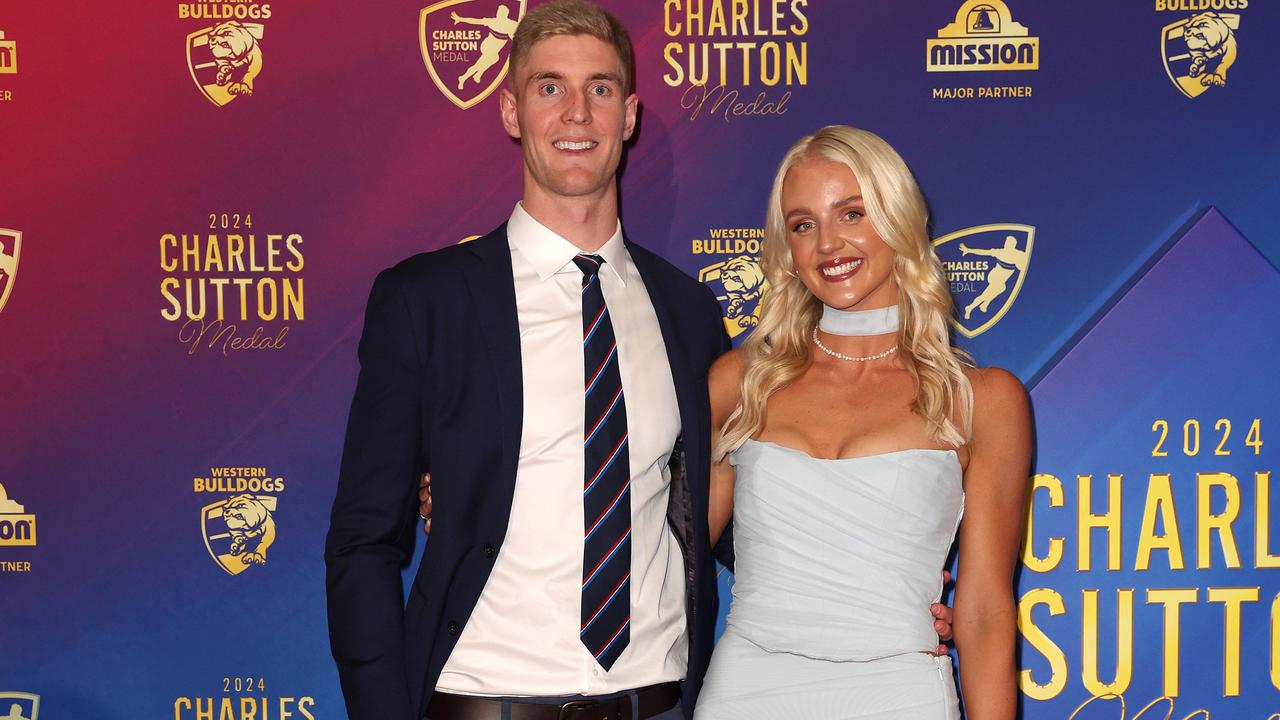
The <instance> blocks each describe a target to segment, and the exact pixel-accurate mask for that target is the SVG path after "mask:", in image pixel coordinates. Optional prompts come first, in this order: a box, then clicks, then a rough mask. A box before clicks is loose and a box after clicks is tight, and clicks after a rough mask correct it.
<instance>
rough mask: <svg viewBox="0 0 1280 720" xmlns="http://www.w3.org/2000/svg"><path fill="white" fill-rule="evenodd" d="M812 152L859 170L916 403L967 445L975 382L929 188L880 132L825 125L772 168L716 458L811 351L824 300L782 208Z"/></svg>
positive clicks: (743, 433)
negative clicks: (746, 323)
mask: <svg viewBox="0 0 1280 720" xmlns="http://www.w3.org/2000/svg"><path fill="white" fill-rule="evenodd" d="M810 158H821V159H823V160H830V161H832V162H837V163H840V164H842V165H845V166H846V167H848V168H849V169H850V170H851V171H853V175H854V177H855V178H857V180H858V184H859V185H860V186H861V188H862V199H863V202H864V203H865V207H866V210H867V218H868V219H869V220H870V221H871V226H872V227H873V228H875V231H876V233H877V234H879V235H880V237H881V238H883V239H884V241H885V243H886V244H888V246H889V247H890V248H892V249H893V251H894V253H896V257H895V258H894V264H893V274H894V278H895V279H896V280H897V283H898V314H899V317H900V318H901V324H900V327H899V329H898V357H899V358H900V361H901V362H902V364H903V366H905V367H906V369H907V372H909V373H911V376H912V378H914V379H915V384H916V397H915V400H914V401H913V402H912V406H911V407H912V410H914V411H915V412H917V413H918V414H919V415H920V416H921V417H923V418H924V419H925V422H926V423H928V430H929V435H930V437H932V438H934V439H935V440H937V441H939V442H940V443H943V444H946V445H951V446H960V445H963V444H964V443H966V442H967V441H968V440H969V437H970V430H971V425H972V420H973V387H972V386H971V385H970V384H969V379H968V377H967V376H966V375H965V371H964V366H965V364H968V356H967V355H965V354H964V353H963V352H961V351H959V350H956V349H955V348H953V347H952V346H951V338H950V335H949V331H948V319H949V318H950V316H951V293H950V291H949V289H948V286H947V281H946V276H945V274H944V273H943V270H942V263H941V262H940V261H939V260H938V256H937V255H935V254H934V252H933V246H932V244H930V242H929V237H928V230H927V224H928V219H929V212H928V208H927V206H926V204H925V200H924V195H923V194H922V193H921V192H920V186H919V185H917V184H916V181H915V178H914V177H913V176H912V175H911V171H910V170H908V169H907V165H906V163H905V162H903V160H902V158H901V157H900V156H899V155H898V153H897V152H895V151H894V149H893V148H892V147H890V146H889V144H888V143H886V142H885V141H884V140H883V139H881V138H880V137H879V136H877V135H875V134H873V133H870V132H867V131H866V130H859V129H857V128H852V127H848V126H844V125H829V126H827V127H824V128H822V129H821V130H819V131H818V132H816V133H814V134H813V135H808V136H805V137H802V138H800V139H799V140H797V141H796V143H795V144H794V145H792V146H791V149H790V150H788V151H787V154H786V156H785V157H783V159H782V163H781V164H780V165H779V166H778V173H777V175H775V176H774V179H773V190H772V191H771V192H770V193H769V207H768V210H767V212H766V215H765V229H764V234H765V241H764V251H763V258H762V264H763V266H764V272H765V278H766V279H767V281H768V286H769V290H768V293H767V295H766V296H765V298H764V299H763V300H762V310H761V317H760V324H759V326H757V327H756V329H755V330H754V331H753V333H752V334H751V337H749V338H747V341H746V343H744V344H743V346H742V353H743V365H744V367H745V370H744V372H743V375H742V387H741V398H740V399H739V401H738V406H737V407H736V408H734V411H733V413H732V414H731V415H730V416H729V419H728V420H727V421H725V424H724V427H723V428H721V429H720V436H719V439H718V440H717V441H716V447H715V453H714V457H715V458H716V459H717V460H719V459H721V458H723V457H724V455H725V454H726V453H728V452H731V451H733V450H735V449H737V448H738V447H739V446H740V445H742V443H743V442H745V441H746V440H747V438H749V437H751V436H753V435H755V434H756V433H758V432H760V430H761V429H762V428H763V427H764V422H765V403H766V402H767V401H768V399H769V396H770V395H772V394H773V393H774V392H775V391H777V390H779V389H780V388H782V387H784V386H786V385H787V384H788V383H790V382H791V381H792V380H795V379H796V378H797V377H799V376H800V374H801V373H802V372H804V370H805V368H806V367H808V365H809V362H810V360H811V359H812V352H813V346H812V339H811V334H812V332H813V328H814V326H815V325H817V322H818V318H819V317H820V316H821V314H822V303H821V302H820V301H819V300H818V298H816V297H814V295H813V294H812V293H811V292H809V289H808V288H807V287H805V285H804V283H803V282H801V280H800V278H799V276H798V275H797V274H796V272H795V266H794V265H793V263H792V260H791V249H790V245H789V243H788V242H787V234H788V233H787V230H788V228H787V225H786V220H785V218H784V217H783V214H782V184H783V181H784V180H785V179H786V176H787V172H788V171H789V170H791V169H792V168H793V167H795V166H796V165H798V164H800V163H801V162H803V161H804V160H806V159H810Z"/></svg>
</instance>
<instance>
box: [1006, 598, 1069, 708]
mask: <svg viewBox="0 0 1280 720" xmlns="http://www.w3.org/2000/svg"><path fill="white" fill-rule="evenodd" d="M1037 605H1046V606H1048V608H1049V615H1051V616H1057V615H1061V614H1063V613H1064V612H1066V611H1067V609H1066V605H1065V604H1064V603H1063V602H1062V596H1061V595H1059V594H1058V593H1057V592H1056V591H1054V590H1051V589H1049V588H1036V589H1034V590H1030V591H1028V592H1027V593H1026V594H1025V595H1023V596H1022V599H1021V600H1020V601H1019V602H1018V631H1019V632H1021V633H1022V637H1024V638H1026V640H1027V642H1028V643H1029V644H1030V645H1031V646H1032V647H1034V648H1035V649H1036V650H1038V651H1039V652H1040V654H1041V655H1043V656H1044V658H1045V659H1046V660H1048V661H1049V681H1048V682H1047V683H1045V684H1043V685H1041V684H1040V683H1037V682H1036V681H1035V680H1034V679H1032V677H1031V671H1030V670H1022V671H1021V672H1020V673H1019V674H1018V686H1019V687H1020V688H1021V689H1022V693H1023V694H1024V695H1026V696H1027V697H1029V698H1031V699H1032V700H1051V699H1053V698H1054V697H1057V695H1058V693H1061V692H1062V690H1063V689H1064V688H1065V687H1066V686H1067V656H1066V654H1065V653H1063V652H1062V648H1060V647H1058V645H1057V643H1055V642H1054V641H1052V640H1050V639H1049V636H1048V635H1045V634H1044V631H1043V630H1041V629H1040V628H1039V627H1038V626H1036V624H1035V621H1034V620H1033V619H1032V611H1033V610H1034V609H1035V607H1036V606H1037Z"/></svg>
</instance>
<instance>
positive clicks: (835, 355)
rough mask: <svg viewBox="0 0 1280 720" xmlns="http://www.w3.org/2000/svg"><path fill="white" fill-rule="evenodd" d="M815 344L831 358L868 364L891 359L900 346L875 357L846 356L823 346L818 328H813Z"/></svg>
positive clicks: (879, 353) (895, 346)
mask: <svg viewBox="0 0 1280 720" xmlns="http://www.w3.org/2000/svg"><path fill="white" fill-rule="evenodd" d="M813 344H814V345H817V346H818V349H819V350H821V351H822V352H824V353H826V354H828V355H830V356H831V357H833V358H839V359H841V360H848V361H850V362H867V361H870V360H879V359H881V358H887V357H889V356H890V355H892V354H893V353H894V352H896V351H897V350H898V346H897V345H894V346H893V347H891V348H889V349H888V350H885V351H884V352H878V353H876V354H875V355H845V354H844V353H840V352H836V351H835V350H832V349H831V348H829V347H827V346H826V345H823V344H822V341H821V340H819V339H818V328H817V327H814V328H813Z"/></svg>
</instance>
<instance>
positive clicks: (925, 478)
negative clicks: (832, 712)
mask: <svg viewBox="0 0 1280 720" xmlns="http://www.w3.org/2000/svg"><path fill="white" fill-rule="evenodd" d="M730 462H732V464H733V465H734V466H735V469H736V480H735V487H734V512H733V517H734V521H733V522H734V531H733V532H734V550H735V554H736V557H737V560H736V563H737V564H736V577H735V581H734V586H733V605H732V608H731V609H730V612H729V618H728V623H729V625H731V626H733V627H734V628H735V629H736V630H737V632H738V633H740V634H741V635H743V636H744V637H746V638H747V639H749V640H751V641H752V642H754V643H755V644H757V645H759V646H760V647H762V648H765V649H766V650H772V651H778V652H792V653H796V654H800V655H805V656H808V657H813V658H821V659H829V660H871V659H875V658H881V657H888V656H891V655H900V654H903V653H910V652H920V651H925V652H931V651H933V650H934V649H935V648H936V647H937V634H936V633H935V632H934V630H933V616H932V615H930V613H929V605H930V604H931V603H933V602H936V601H937V600H938V598H939V597H940V595H941V591H942V568H943V565H944V563H945V562H946V558H947V553H948V552H949V551H950V548H951V544H952V541H953V540H954V539H955V534H956V530H957V528H958V527H959V524H960V517H961V515H962V514H963V512H964V490H963V486H962V483H961V475H962V471H961V467H960V462H959V460H958V458H957V456H956V453H955V452H954V451H951V450H929V449H912V450H901V451H897V452H890V453H882V454H879V455H870V456H865V457H854V458H844V459H838V460H831V459H821V458H815V457H812V456H810V455H808V454H806V453H804V452H802V451H799V450H795V449H791V448H787V447H783V446H781V445H776V444H773V443H768V442H762V441H758V440H747V441H746V443H745V444H743V445H742V447H740V448H738V450H736V451H734V453H733V454H732V456H731V457H730Z"/></svg>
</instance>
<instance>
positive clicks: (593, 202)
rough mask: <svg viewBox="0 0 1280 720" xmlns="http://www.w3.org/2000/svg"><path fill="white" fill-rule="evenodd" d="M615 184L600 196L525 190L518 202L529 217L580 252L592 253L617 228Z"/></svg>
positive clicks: (607, 239) (611, 184) (606, 240)
mask: <svg viewBox="0 0 1280 720" xmlns="http://www.w3.org/2000/svg"><path fill="white" fill-rule="evenodd" d="M616 188H617V186H616V185H615V184H613V183H610V185H609V187H608V188H607V189H606V190H605V191H603V192H601V193H600V194H599V195H584V196H581V197H570V198H566V197H552V196H549V195H547V194H545V193H540V192H530V191H528V190H527V189H526V191H525V193H524V198H523V199H522V200H521V201H520V204H521V205H522V206H523V207H524V211H525V212H527V213H529V215H530V217H532V218H533V219H534V220H537V221H538V222H540V223H542V224H543V225H544V226H545V227H546V228H547V229H549V230H551V231H552V232H554V233H555V234H557V235H559V236H560V237H562V238H564V239H565V240H568V241H569V242H571V243H573V244H574V245H576V246H577V247H578V248H579V249H580V250H582V251H583V252H595V251H597V250H599V249H600V248H601V247H603V246H604V244H605V243H606V242H608V241H609V238H611V237H613V233H614V231H616V230H617V229H618V193H617V189H616Z"/></svg>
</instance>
